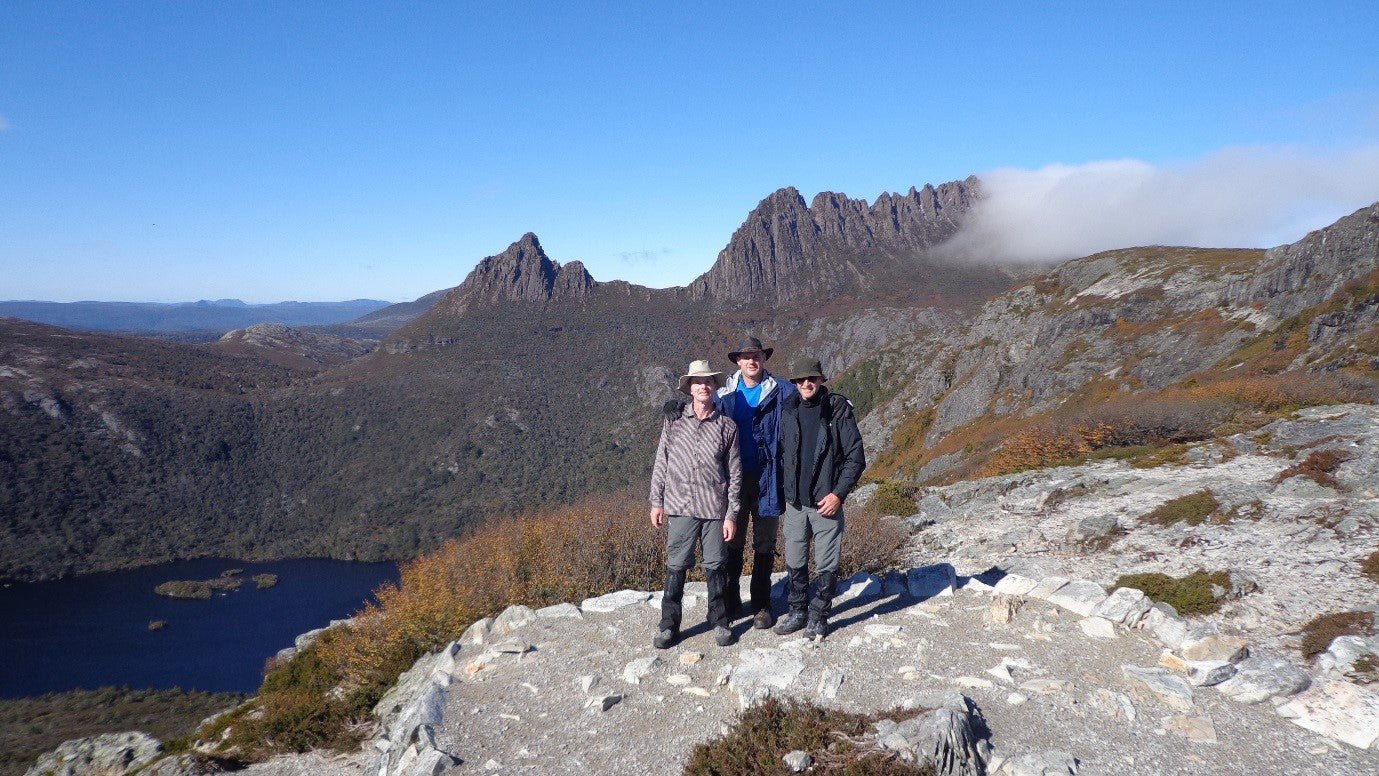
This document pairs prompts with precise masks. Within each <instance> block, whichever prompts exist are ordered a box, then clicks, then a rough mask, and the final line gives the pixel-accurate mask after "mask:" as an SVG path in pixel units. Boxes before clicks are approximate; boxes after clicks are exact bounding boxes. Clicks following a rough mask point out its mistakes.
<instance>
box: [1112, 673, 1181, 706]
mask: <svg viewBox="0 0 1379 776" xmlns="http://www.w3.org/2000/svg"><path fill="white" fill-rule="evenodd" d="M1120 670H1121V673H1123V674H1125V678H1126V679H1128V680H1130V683H1131V684H1132V685H1135V686H1137V687H1140V688H1143V689H1145V690H1148V691H1149V692H1151V693H1153V694H1154V696H1155V697H1157V698H1158V699H1159V700H1161V701H1163V702H1164V703H1166V704H1168V705H1169V706H1171V707H1173V708H1175V709H1178V710H1179V711H1191V710H1192V686H1191V685H1189V684H1188V683H1187V682H1186V681H1184V680H1183V678H1182V677H1180V676H1174V675H1173V674H1170V673H1169V672H1168V671H1165V670H1164V669H1162V668H1137V667H1135V666H1121V669H1120Z"/></svg>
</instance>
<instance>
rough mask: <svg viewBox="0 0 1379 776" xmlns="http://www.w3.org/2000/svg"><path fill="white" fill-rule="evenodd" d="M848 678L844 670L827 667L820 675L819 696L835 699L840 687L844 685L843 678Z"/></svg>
mask: <svg viewBox="0 0 1379 776" xmlns="http://www.w3.org/2000/svg"><path fill="white" fill-rule="evenodd" d="M845 678H847V677H846V676H845V675H844V674H843V672H842V671H839V670H838V669H836V668H825V669H824V670H823V673H821V674H820V675H819V688H818V692H819V697H820V698H823V699H825V700H830V701H831V700H833V699H835V698H837V697H838V688H839V687H842V686H843V680H844V679H845Z"/></svg>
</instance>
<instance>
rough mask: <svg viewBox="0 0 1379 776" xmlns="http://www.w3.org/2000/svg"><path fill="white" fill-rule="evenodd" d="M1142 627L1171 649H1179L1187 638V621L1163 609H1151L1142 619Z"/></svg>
mask: <svg viewBox="0 0 1379 776" xmlns="http://www.w3.org/2000/svg"><path fill="white" fill-rule="evenodd" d="M1140 627H1141V628H1143V629H1144V630H1146V631H1149V633H1150V634H1151V635H1152V636H1153V637H1154V638H1155V640H1157V641H1158V642H1159V643H1160V644H1162V645H1164V646H1165V647H1168V648H1169V649H1177V648H1178V647H1181V646H1182V645H1183V642H1184V641H1186V640H1187V631H1188V626H1187V621H1186V620H1184V619H1183V618H1181V617H1178V616H1177V615H1173V614H1169V613H1168V612H1165V611H1164V610H1162V609H1158V608H1153V609H1150V610H1149V612H1148V613H1147V614H1145V616H1144V619H1143V620H1141V621H1140Z"/></svg>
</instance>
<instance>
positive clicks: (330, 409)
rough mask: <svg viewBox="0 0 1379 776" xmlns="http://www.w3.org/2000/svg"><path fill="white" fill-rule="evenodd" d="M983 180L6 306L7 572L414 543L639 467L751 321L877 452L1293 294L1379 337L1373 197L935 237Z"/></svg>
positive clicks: (1093, 381) (940, 437)
mask: <svg viewBox="0 0 1379 776" xmlns="http://www.w3.org/2000/svg"><path fill="white" fill-rule="evenodd" d="M980 196H981V194H980V183H979V182H978V181H977V180H976V179H972V178H969V179H967V180H965V181H956V182H952V183H947V184H943V185H940V186H936V187H931V186H925V187H923V188H921V189H917V190H916V189H912V190H911V191H910V192H908V193H905V194H887V195H883V196H881V197H879V198H878V199H877V200H876V201H875V202H873V203H867V202H866V201H863V200H854V199H849V198H847V197H844V196H842V195H840V194H827V193H826V194H821V195H819V196H817V197H815V198H814V200H813V202H812V203H810V204H808V205H806V203H805V202H804V200H803V198H802V197H801V196H800V195H799V192H797V191H795V190H794V189H789V188H787V189H781V190H779V191H777V192H775V193H773V194H771V195H770V196H768V197H767V198H766V199H764V200H762V202H761V203H760V204H759V205H758V206H757V208H755V209H754V210H753V211H752V212H751V213H750V214H748V216H747V218H746V219H745V221H744V223H743V225H742V226H741V227H740V228H739V229H738V230H737V231H736V232H735V233H734V234H733V236H732V238H731V239H730V240H729V242H728V244H727V246H726V247H725V248H724V249H723V251H722V252H720V254H719V256H718V259H717V261H716V262H715V264H714V265H713V267H712V268H710V269H709V270H708V271H707V272H706V273H705V274H704V275H702V276H701V277H699V278H698V279H696V280H695V281H694V282H692V283H690V284H689V285H688V286H686V287H680V288H669V289H650V288H645V287H642V286H637V285H633V284H631V283H627V282H625V281H620V280H605V281H600V280H596V279H594V278H593V277H592V276H591V275H590V274H589V272H588V271H587V270H586V269H585V268H584V266H583V265H582V264H581V263H580V262H578V261H568V262H563V263H562V262H557V261H555V260H553V259H551V258H550V257H549V256H548V255H547V254H546V252H545V249H544V247H543V246H542V244H541V242H540V240H539V239H538V238H537V236H536V235H534V234H527V235H524V236H522V237H521V238H520V239H519V240H517V241H516V242H514V243H513V244H512V245H510V246H508V248H507V249H506V250H504V251H502V252H500V253H497V254H495V255H493V256H490V257H488V258H485V259H483V260H482V261H480V262H479V263H478V265H477V266H476V267H475V268H474V270H473V271H472V272H470V273H469V275H468V277H467V278H466V279H465V280H464V282H463V283H461V284H459V285H458V286H455V287H454V288H451V289H445V290H441V291H437V292H435V293H433V294H429V295H427V296H425V297H422V299H419V300H417V301H415V302H409V303H404V304H401V305H392V306H388V307H382V308H378V309H376V310H373V311H371V312H370V313H369V314H368V315H365V316H363V317H358V318H356V319H354V320H353V321H349V322H345V323H336V324H331V325H328V326H319V327H313V329H312V330H311V331H309V332H299V331H296V332H294V331H292V330H289V329H285V328H282V327H255V328H254V329H251V330H247V331H242V332H231V333H230V334H227V335H226V336H225V337H223V338H222V339H221V340H220V341H217V342H215V343H209V344H203V345H192V344H186V343H176V342H159V341H154V340H148V339H138V338H130V337H117V336H110V335H102V334H82V335H74V334H73V333H71V332H69V331H66V330H62V329H57V328H53V327H48V326H40V325H38V324H32V323H24V322H19V321H13V320H11V321H0V515H4V516H6V519H5V520H0V542H3V543H4V546H6V548H7V550H6V552H5V553H4V554H3V555H0V578H5V577H11V578H19V579H33V578H42V577H49V576H54V575H58V574H64V573H74V572H85V571H92V570H97V569H101V568H111V567H116V566H121V565H129V564H134V563H147V562H154V561H159V560H166V559H170V558H177V557H190V556H197V555H220V556H230V557H245V558H255V557H275V556H276V557H284V556H320V555H328V556H333V557H342V558H360V559H377V558H384V557H405V556H408V555H411V554H413V553H415V552H416V551H418V550H419V549H424V548H428V547H432V546H435V545H436V544H438V543H439V542H440V541H442V540H443V539H445V538H447V537H449V536H453V535H454V534H455V533H456V532H457V531H459V530H460V529H461V528H462V527H463V526H464V525H465V524H467V523H471V522H473V521H475V520H479V519H484V518H501V517H502V516H503V515H508V514H511V513H513V512H515V511H519V510H523V509H528V508H531V507H535V506H538V505H540V504H543V503H550V502H558V501H564V500H567V499H571V498H574V497H576V496H578V495H581V494H584V493H588V492H596V491H606V490H613V489H617V488H621V487H624V486H627V485H628V484H631V483H640V482H643V481H644V479H645V477H646V473H647V471H648V469H649V463H650V455H651V451H652V449H653V448H654V445H655V440H656V426H657V422H658V415H657V408H658V406H659V404H660V403H661V402H662V401H663V400H664V399H665V398H667V397H669V396H671V395H673V391H674V383H675V376H676V375H678V374H679V373H680V372H681V370H683V368H684V366H685V364H686V363H688V361H689V360H690V359H691V358H705V357H707V358H710V359H711V361H712V362H713V363H714V364H715V365H716V366H717V367H720V368H723V369H725V370H726V369H730V368H732V365H731V364H729V363H728V362H727V360H726V356H725V355H724V354H726V352H727V351H728V350H729V349H730V348H731V347H732V346H733V345H734V344H736V343H737V342H738V341H739V340H740V339H741V336H742V335H743V334H744V333H751V334H754V335H757V336H760V337H762V338H763V339H765V340H767V341H769V342H771V343H772V344H773V345H774V346H775V347H776V350H777V354H776V357H775V359H774V360H773V361H772V362H771V363H770V364H768V367H771V368H779V367H780V365H781V364H782V363H783V362H785V361H787V360H788V359H789V358H791V357H792V356H794V355H798V354H808V355H811V356H817V357H818V358H820V359H821V360H822V361H823V364H824V367H825V370H826V371H827V372H828V373H829V374H830V375H832V376H833V377H834V379H833V384H834V385H835V386H837V387H839V388H840V389H841V390H842V391H843V392H845V393H848V394H849V395H851V396H853V397H854V398H855V399H856V401H857V403H858V406H859V409H860V410H862V411H863V412H864V418H863V424H864V426H865V431H866V433H867V437H868V444H869V446H870V451H871V453H872V454H873V455H872V456H870V457H874V459H875V460H876V461H877V466H876V467H875V468H876V469H877V471H881V472H884V473H886V474H888V475H890V476H898V477H907V478H908V477H915V478H923V477H925V476H934V475H942V474H944V473H945V472H954V471H959V470H961V468H962V466H963V461H964V460H965V459H964V456H968V455H972V454H981V453H983V452H988V451H989V447H990V445H986V449H983V446H982V445H966V446H964V444H962V443H961V442H960V441H954V440H961V439H962V437H961V435H960V434H959V432H960V431H961V430H962V429H964V428H967V427H968V426H969V425H970V424H972V423H975V422H980V421H982V420H983V419H990V418H1018V417H1021V416H1022V415H1023V414H1027V413H1030V412H1035V411H1042V410H1044V409H1045V408H1048V407H1057V406H1059V404H1060V403H1061V402H1063V401H1065V400H1067V399H1071V398H1074V397H1082V396H1084V395H1100V394H1097V393H1092V391H1094V390H1095V391H1107V392H1112V393H1115V392H1125V391H1131V392H1133V391H1134V390H1138V389H1140V388H1157V387H1161V386H1163V385H1165V384H1166V383H1167V382H1171V381H1173V380H1180V379H1183V378H1184V377H1186V376H1191V375H1193V374H1199V373H1202V372H1204V371H1206V370H1210V369H1212V368H1213V367H1214V365H1216V364H1217V363H1218V362H1222V361H1223V359H1224V360H1227V361H1229V360H1230V356H1231V354H1233V353H1234V352H1235V351H1236V350H1237V349H1239V348H1242V347H1246V346H1251V347H1253V346H1254V345H1251V343H1253V342H1255V340H1257V339H1258V338H1259V337H1267V336H1272V335H1270V334H1269V333H1270V332H1271V331H1274V330H1276V329H1279V328H1280V327H1285V328H1286V327H1288V326H1295V327H1296V326H1302V327H1303V328H1304V329H1306V330H1308V331H1310V329H1307V326H1308V324H1307V323H1306V321H1304V322H1303V323H1288V321H1294V320H1297V316H1300V315H1313V314H1314V313H1315V314H1321V311H1327V314H1328V315H1333V317H1334V316H1335V315H1341V312H1345V310H1350V312H1345V315H1346V316H1349V317H1344V316H1343V317H1344V321H1345V326H1344V327H1343V328H1341V329H1337V328H1336V327H1335V326H1331V327H1330V328H1326V329H1325V331H1326V332H1330V334H1327V335H1326V336H1329V337H1332V340H1334V341H1332V340H1328V343H1329V344H1328V345H1327V347H1328V348H1329V349H1328V350H1327V351H1326V353H1330V352H1332V350H1331V349H1334V348H1340V349H1341V350H1344V349H1345V348H1346V347H1349V346H1350V345H1354V346H1355V347H1356V348H1358V349H1359V350H1358V351H1355V352H1360V351H1364V350H1365V349H1366V348H1370V349H1375V350H1379V337H1375V336H1373V331H1374V328H1373V326H1374V320H1373V318H1374V317H1375V316H1374V315H1372V314H1371V312H1367V311H1369V310H1370V308H1369V307H1364V306H1363V304H1367V303H1364V302H1363V300H1365V299H1371V297H1370V296H1365V294H1364V293H1359V292H1355V293H1359V295H1358V296H1355V293H1351V292H1347V293H1351V296H1347V297H1346V298H1347V299H1351V298H1352V297H1353V298H1354V299H1358V300H1361V301H1360V302H1355V304H1357V305H1361V306H1360V307H1356V308H1354V309H1351V308H1344V309H1343V308H1342V307H1336V305H1337V304H1339V303H1336V302H1334V301H1328V300H1333V297H1334V296H1335V295H1336V294H1337V293H1339V291H1338V290H1337V289H1341V288H1347V289H1350V288H1352V287H1354V288H1360V287H1364V288H1369V287H1370V286H1374V285H1376V284H1379V280H1376V279H1375V278H1376V277H1377V276H1376V274H1375V271H1376V267H1379V249H1376V247H1375V231H1376V230H1375V224H1376V223H1379V206H1376V207H1375V208H1369V209H1367V210H1364V211H1361V212H1359V213H1357V214H1355V215H1353V216H1350V217H1348V218H1346V219H1343V220H1342V221H1340V222H1338V223H1337V224H1336V225H1335V226H1333V227H1329V228H1328V229H1326V230H1322V231H1321V232H1318V233H1314V234H1313V235H1310V236H1309V237H1308V238H1306V239H1304V240H1302V241H1300V242H1298V243H1296V244H1294V245H1292V246H1286V247H1284V248H1279V249H1274V250H1273V251H1269V252H1263V251H1236V252H1231V251H1225V252H1220V251H1203V250H1197V249H1163V248H1132V249H1126V250H1124V251H1119V252H1114V253H1112V254H1106V255H1100V256H1094V257H1088V258H1085V259H1078V260H1075V261H1071V262H1067V263H1065V264H1063V265H1060V266H1059V267H1058V268H1056V269H1054V270H1053V271H1052V272H1049V271H1048V269H1049V268H1047V267H1029V266H1016V265H1005V264H1002V263H1001V262H1000V261H999V259H1000V257H991V259H992V260H991V261H990V262H989V263H986V264H975V263H971V262H964V263H961V264H955V263H949V262H944V261H940V260H937V259H934V258H932V256H931V254H930V249H931V248H932V247H934V246H936V245H939V244H941V243H942V242H943V241H945V240H947V239H949V238H950V237H952V236H953V235H955V234H956V233H957V232H958V230H959V229H960V228H961V225H962V221H963V216H964V215H965V213H966V212H967V211H968V209H970V208H971V206H972V205H973V203H975V202H976V201H979V199H980ZM1357 284H1358V285H1357ZM1366 284H1368V285H1366ZM1372 297H1373V298H1372V301H1373V305H1371V306H1372V307H1373V309H1374V311H1376V312H1379V293H1376V294H1373V295H1372ZM1346 304H1350V302H1347V303H1346ZM1327 305H1331V306H1329V307H1328V306H1327ZM1352 306H1353V305H1352ZM1338 311H1340V312H1338ZM1307 320H1311V319H1310V318H1309V319H1307ZM1337 325H1339V324H1337ZM1288 331H1294V329H1288ZM1319 331H1321V329H1319ZM1337 332H1340V333H1337ZM1366 332H1369V333H1368V334H1367V333H1366ZM1318 336H1322V335H1320V334H1319V335H1318ZM366 337H381V338H382V343H381V345H380V346H379V347H377V348H372V349H371V346H370V345H367V344H365V343H361V342H360V340H361V339H363V338H366ZM1266 344H1267V343H1266ZM1258 347H1264V346H1262V345H1261V346H1258ZM1290 347H1291V346H1290ZM1271 352H1272V351H1271ZM1290 352H1291V351H1290ZM1338 352H1339V351H1338ZM1365 352H1367V351H1365ZM1326 353H1320V352H1319V354H1318V355H1317V358H1318V359H1320V360H1318V361H1317V363H1318V364H1327V363H1332V362H1331V361H1328V360H1327V359H1328V358H1329V356H1327V355H1326ZM1374 355H1375V356H1379V353H1375V354H1374ZM1238 360H1244V359H1238ZM1231 363H1234V361H1231ZM1310 363H1311V362H1307V361H1305V359H1303V358H1301V357H1298V358H1297V359H1296V363H1293V364H1292V365H1288V364H1287V363H1285V366H1286V367H1287V368H1289V369H1299V370H1306V369H1309V368H1311V367H1310V366H1309V364H1310ZM1345 363H1346V364H1347V365H1348V366H1344V367H1343V369H1345V370H1350V371H1354V370H1356V369H1359V370H1361V372H1363V371H1364V370H1365V369H1370V370H1373V369H1374V367H1373V366H1367V365H1370V364H1379V359H1375V360H1373V361H1367V360H1365V359H1363V358H1358V357H1357V358H1356V359H1353V360H1352V361H1347V362H1345ZM1338 368H1340V367H1338ZM1367 374H1368V373H1363V374H1362V373H1360V372H1357V373H1356V375H1357V376H1356V379H1369V377H1368V376H1367ZM984 444H985V443H984Z"/></svg>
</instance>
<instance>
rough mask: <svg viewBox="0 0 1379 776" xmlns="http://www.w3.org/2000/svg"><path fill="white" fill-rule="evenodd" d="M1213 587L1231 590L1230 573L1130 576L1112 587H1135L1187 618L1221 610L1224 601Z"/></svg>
mask: <svg viewBox="0 0 1379 776" xmlns="http://www.w3.org/2000/svg"><path fill="white" fill-rule="evenodd" d="M1212 585H1216V586H1218V587H1223V588H1226V589H1227V590H1229V589H1230V586H1231V577H1230V574H1228V573H1226V572H1224V571H1216V572H1211V573H1208V572H1206V571H1203V570H1201V569H1198V570H1197V571H1194V572H1192V573H1191V574H1188V575H1187V576H1185V577H1170V576H1169V575H1167V574H1160V573H1158V572H1149V573H1145V574H1126V575H1125V576H1122V577H1121V578H1119V579H1117V580H1116V581H1115V584H1114V585H1112V587H1113V588H1116V587H1133V588H1135V589H1136V590H1141V591H1143V592H1144V594H1145V595H1147V596H1149V597H1150V598H1151V599H1153V600H1155V601H1162V602H1163V603H1166V604H1168V605H1170V606H1172V607H1173V608H1174V609H1176V610H1177V611H1178V614H1181V615H1183V616H1184V617H1186V616H1189V615H1195V614H1211V613H1212V612H1215V611H1216V610H1218V609H1220V608H1221V601H1220V600H1219V599H1217V597H1216V596H1214V595H1212V591H1211V587H1212Z"/></svg>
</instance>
